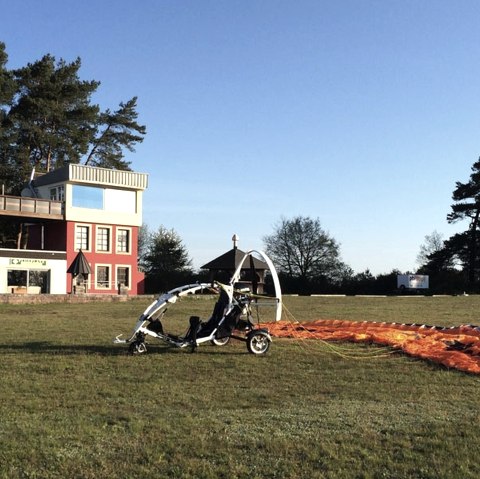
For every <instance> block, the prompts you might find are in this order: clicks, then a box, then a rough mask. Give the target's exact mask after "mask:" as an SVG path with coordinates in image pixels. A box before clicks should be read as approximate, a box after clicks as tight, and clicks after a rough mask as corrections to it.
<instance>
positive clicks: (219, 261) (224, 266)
mask: <svg viewBox="0 0 480 479" xmlns="http://www.w3.org/2000/svg"><path fill="white" fill-rule="evenodd" d="M244 256H245V251H242V250H241V249H238V248H233V249H231V250H230V251H227V252H226V253H224V254H222V255H221V256H219V257H218V258H215V259H214V260H212V261H210V262H209V263H207V264H204V265H203V266H201V269H210V270H225V271H231V270H235V269H236V268H237V266H238V265H239V264H240V261H241V260H242V258H243V257H244ZM250 256H252V255H250ZM252 257H253V266H254V268H255V269H257V270H266V269H268V265H267V263H265V262H264V261H262V260H260V259H258V258H255V256H252ZM242 269H250V260H249V259H248V258H247V259H246V260H245V261H244V263H243V266H242Z"/></svg>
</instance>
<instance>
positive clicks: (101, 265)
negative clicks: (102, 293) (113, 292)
mask: <svg viewBox="0 0 480 479" xmlns="http://www.w3.org/2000/svg"><path fill="white" fill-rule="evenodd" d="M99 267H100V268H108V285H107V286H103V285H100V284H99V283H98V268H99ZM95 289H104V290H109V289H112V265H111V264H104V263H97V264H96V265H95Z"/></svg>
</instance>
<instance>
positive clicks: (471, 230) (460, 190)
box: [447, 160, 480, 284]
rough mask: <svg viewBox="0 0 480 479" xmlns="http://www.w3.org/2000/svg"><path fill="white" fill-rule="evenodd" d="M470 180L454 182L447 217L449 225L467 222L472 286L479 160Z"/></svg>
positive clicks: (479, 214) (478, 207)
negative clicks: (449, 210) (451, 200)
mask: <svg viewBox="0 0 480 479" xmlns="http://www.w3.org/2000/svg"><path fill="white" fill-rule="evenodd" d="M471 169H472V173H471V175H470V179H469V181H468V182H466V183H461V182H460V181H457V182H456V187H455V190H454V191H453V194H452V199H453V201H454V203H453V204H452V205H451V208H452V211H451V212H450V213H449V214H448V215H447V221H448V222H449V223H455V222H457V221H463V220H465V219H468V220H469V226H468V230H467V232H468V243H467V244H468V260H467V271H468V281H469V283H471V284H474V283H475V282H476V280H477V274H476V272H477V264H478V257H477V256H478V255H477V243H478V237H479V234H478V227H479V217H480V160H477V161H476V162H475V163H474V164H473V166H472V168H471Z"/></svg>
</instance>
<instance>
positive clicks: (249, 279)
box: [201, 235, 268, 294]
mask: <svg viewBox="0 0 480 479" xmlns="http://www.w3.org/2000/svg"><path fill="white" fill-rule="evenodd" d="M232 241H233V248H232V249H231V250H229V251H227V252H226V253H224V254H222V255H220V256H218V257H217V258H215V259H213V260H212V261H210V262H208V263H207V264H204V265H203V266H201V269H208V270H209V273H210V274H209V281H210V282H213V281H214V280H217V281H219V282H221V283H225V282H228V281H229V280H230V278H231V276H232V275H233V273H234V272H235V270H236V269H237V267H238V265H239V264H240V262H241V261H242V259H243V257H244V256H245V254H246V253H245V251H242V250H241V249H239V248H238V247H237V242H238V236H237V235H233V237H232ZM249 256H250V257H248V258H247V259H246V260H245V261H244V263H243V266H242V270H241V275H240V281H239V282H238V283H236V285H235V287H237V288H247V287H248V288H249V289H250V290H252V288H253V286H252V285H253V283H254V282H256V283H257V285H258V286H257V292H258V293H259V294H262V293H263V292H264V284H265V272H266V271H267V270H268V265H267V263H265V262H264V261H262V260H260V259H258V258H256V257H255V256H253V255H249ZM252 266H253V268H252ZM253 275H255V277H254V276H253Z"/></svg>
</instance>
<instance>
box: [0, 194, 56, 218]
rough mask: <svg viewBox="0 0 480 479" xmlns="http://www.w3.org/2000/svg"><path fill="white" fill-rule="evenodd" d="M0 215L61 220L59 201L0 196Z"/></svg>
mask: <svg viewBox="0 0 480 479" xmlns="http://www.w3.org/2000/svg"><path fill="white" fill-rule="evenodd" d="M0 215H9V216H22V217H32V218H51V219H63V203H62V202H61V201H51V200H44V199H40V198H26V197H23V196H5V195H0Z"/></svg>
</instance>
